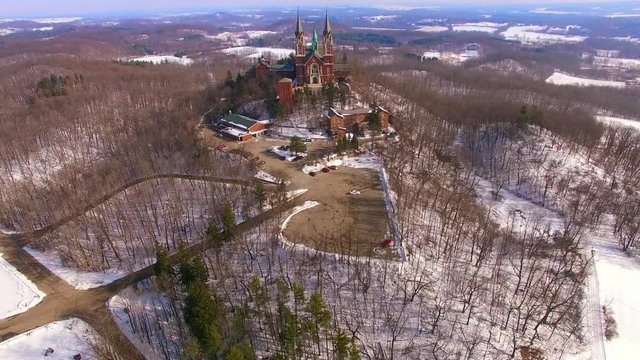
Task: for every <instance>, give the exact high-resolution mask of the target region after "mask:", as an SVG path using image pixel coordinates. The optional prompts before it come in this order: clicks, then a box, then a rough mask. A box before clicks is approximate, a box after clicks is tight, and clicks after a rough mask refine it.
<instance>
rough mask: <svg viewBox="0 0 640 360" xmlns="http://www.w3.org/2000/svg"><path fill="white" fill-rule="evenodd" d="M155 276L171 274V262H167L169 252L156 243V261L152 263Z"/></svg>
mask: <svg viewBox="0 0 640 360" xmlns="http://www.w3.org/2000/svg"><path fill="white" fill-rule="evenodd" d="M154 272H155V273H156V276H159V277H160V276H166V275H171V264H170V263H169V254H168V252H167V250H165V248H164V247H162V246H161V245H160V244H158V243H156V263H155V265H154Z"/></svg>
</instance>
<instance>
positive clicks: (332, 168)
mask: <svg viewBox="0 0 640 360" xmlns="http://www.w3.org/2000/svg"><path fill="white" fill-rule="evenodd" d="M329 169H331V170H338V167H337V166H335V165H331V166H329Z"/></svg>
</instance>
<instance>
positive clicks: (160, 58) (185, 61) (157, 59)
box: [127, 55, 193, 66]
mask: <svg viewBox="0 0 640 360" xmlns="http://www.w3.org/2000/svg"><path fill="white" fill-rule="evenodd" d="M127 61H143V62H149V63H152V64H160V63H163V62H169V63H172V64H179V65H185V66H186V65H191V64H193V59H189V58H188V57H176V56H173V55H147V56H142V57H139V58H134V59H129V60H127Z"/></svg>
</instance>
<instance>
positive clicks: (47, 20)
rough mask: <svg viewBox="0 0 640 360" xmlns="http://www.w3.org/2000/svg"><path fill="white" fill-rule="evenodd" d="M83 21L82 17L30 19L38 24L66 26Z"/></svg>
mask: <svg viewBox="0 0 640 360" xmlns="http://www.w3.org/2000/svg"><path fill="white" fill-rule="evenodd" d="M78 20H82V18H81V17H59V18H42V19H30V20H29V21H33V22H37V23H40V24H64V23H70V22H74V21H78Z"/></svg>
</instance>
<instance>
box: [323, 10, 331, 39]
mask: <svg viewBox="0 0 640 360" xmlns="http://www.w3.org/2000/svg"><path fill="white" fill-rule="evenodd" d="M330 32H331V22H329V11H327V13H326V15H325V18H324V32H323V34H324V36H327V34H328V33H330Z"/></svg>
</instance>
